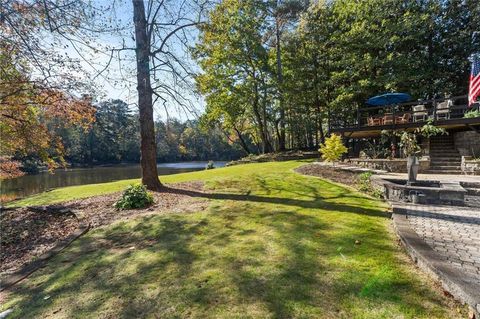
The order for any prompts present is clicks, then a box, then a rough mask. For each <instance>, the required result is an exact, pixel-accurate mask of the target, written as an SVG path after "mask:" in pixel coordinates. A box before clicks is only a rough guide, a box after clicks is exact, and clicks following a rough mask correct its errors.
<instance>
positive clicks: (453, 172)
mask: <svg viewBox="0 0 480 319" xmlns="http://www.w3.org/2000/svg"><path fill="white" fill-rule="evenodd" d="M425 173H428V174H455V175H458V174H462V171H461V170H434V169H429V170H427V171H425Z"/></svg>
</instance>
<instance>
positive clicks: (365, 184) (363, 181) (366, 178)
mask: <svg viewBox="0 0 480 319" xmlns="http://www.w3.org/2000/svg"><path fill="white" fill-rule="evenodd" d="M372 175H373V173H372V172H365V173H362V174H360V175H358V183H359V185H358V189H359V190H360V191H362V192H364V193H367V194H370V195H371V196H373V197H375V198H382V196H383V193H382V191H380V190H379V189H376V188H375V187H374V186H373V185H372V181H371V179H370V178H371V177H372Z"/></svg>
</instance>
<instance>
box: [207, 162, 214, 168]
mask: <svg viewBox="0 0 480 319" xmlns="http://www.w3.org/2000/svg"><path fill="white" fill-rule="evenodd" d="M214 168H215V163H214V162H213V161H208V163H207V166H205V169H214Z"/></svg>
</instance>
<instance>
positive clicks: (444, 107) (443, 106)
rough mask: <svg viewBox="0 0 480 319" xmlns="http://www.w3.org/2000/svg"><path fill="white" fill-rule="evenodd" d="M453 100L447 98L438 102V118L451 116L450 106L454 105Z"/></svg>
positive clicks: (445, 118)
mask: <svg viewBox="0 0 480 319" xmlns="http://www.w3.org/2000/svg"><path fill="white" fill-rule="evenodd" d="M452 104H453V103H452V100H447V101H444V102H442V103H438V104H437V120H439V119H444V120H448V119H449V118H450V106H452Z"/></svg>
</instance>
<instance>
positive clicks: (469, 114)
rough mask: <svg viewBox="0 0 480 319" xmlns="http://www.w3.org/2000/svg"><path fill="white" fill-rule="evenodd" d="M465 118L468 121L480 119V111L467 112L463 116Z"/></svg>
mask: <svg viewBox="0 0 480 319" xmlns="http://www.w3.org/2000/svg"><path fill="white" fill-rule="evenodd" d="M463 117H464V118H466V119H471V118H475V117H480V111H479V110H471V111H468V112H466V113H465V114H464V115H463Z"/></svg>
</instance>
